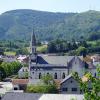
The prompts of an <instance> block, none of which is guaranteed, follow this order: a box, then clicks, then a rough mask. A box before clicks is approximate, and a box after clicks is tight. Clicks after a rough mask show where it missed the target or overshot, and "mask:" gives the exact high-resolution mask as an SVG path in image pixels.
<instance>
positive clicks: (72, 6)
mask: <svg viewBox="0 0 100 100" xmlns="http://www.w3.org/2000/svg"><path fill="white" fill-rule="evenodd" d="M14 9H33V10H42V11H51V12H84V11H87V10H97V11H100V0H1V1H0V13H3V12H5V11H9V10H14Z"/></svg>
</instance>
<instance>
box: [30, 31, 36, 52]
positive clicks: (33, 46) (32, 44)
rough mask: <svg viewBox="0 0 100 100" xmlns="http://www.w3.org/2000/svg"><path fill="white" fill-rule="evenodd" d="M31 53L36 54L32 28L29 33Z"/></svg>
mask: <svg viewBox="0 0 100 100" xmlns="http://www.w3.org/2000/svg"><path fill="white" fill-rule="evenodd" d="M31 54H36V37H35V34H34V29H33V32H32V35H31Z"/></svg>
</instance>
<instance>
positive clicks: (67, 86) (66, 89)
mask: <svg viewBox="0 0 100 100" xmlns="http://www.w3.org/2000/svg"><path fill="white" fill-rule="evenodd" d="M60 93H63V94H81V93H82V92H81V90H80V84H79V83H78V82H77V81H76V80H75V79H74V78H73V76H72V75H71V74H70V75H68V76H67V77H66V78H65V79H64V80H63V81H62V82H61V84H60Z"/></svg>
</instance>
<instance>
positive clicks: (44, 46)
mask: <svg viewBox="0 0 100 100" xmlns="http://www.w3.org/2000/svg"><path fill="white" fill-rule="evenodd" d="M37 51H38V52H46V51H47V45H42V46H38V47H37Z"/></svg>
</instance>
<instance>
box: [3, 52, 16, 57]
mask: <svg viewBox="0 0 100 100" xmlns="http://www.w3.org/2000/svg"><path fill="white" fill-rule="evenodd" d="M4 54H5V55H7V56H15V55H16V52H10V51H9V52H4Z"/></svg>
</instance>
